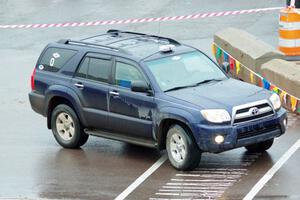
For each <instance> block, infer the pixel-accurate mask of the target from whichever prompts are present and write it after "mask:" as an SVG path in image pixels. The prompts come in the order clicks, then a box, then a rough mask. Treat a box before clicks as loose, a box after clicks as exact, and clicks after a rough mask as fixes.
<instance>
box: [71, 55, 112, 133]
mask: <svg viewBox="0 0 300 200" xmlns="http://www.w3.org/2000/svg"><path fill="white" fill-rule="evenodd" d="M111 72H112V59H111V56H107V55H102V54H98V53H97V54H96V53H89V54H87V55H86V56H85V58H84V59H83V60H82V62H81V63H80V65H79V67H78V69H77V71H76V73H75V75H74V78H73V79H72V85H71V87H72V89H73V90H74V91H75V92H76V93H77V95H78V97H79V99H80V101H81V105H82V107H83V108H82V109H83V112H84V113H83V114H84V117H85V119H86V121H87V123H88V126H89V128H96V129H101V130H107V129H108V88H109V82H110V80H111Z"/></svg>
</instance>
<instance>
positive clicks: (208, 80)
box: [164, 79, 224, 92]
mask: <svg viewBox="0 0 300 200" xmlns="http://www.w3.org/2000/svg"><path fill="white" fill-rule="evenodd" d="M222 80H224V79H206V80H204V81H200V82H198V83H196V84H192V85H186V86H178V87H174V88H171V89H167V90H165V91H164V92H170V91H174V90H180V89H184V88H189V87H196V86H198V85H201V84H204V83H208V82H211V81H222Z"/></svg>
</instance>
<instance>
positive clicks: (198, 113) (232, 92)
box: [29, 30, 287, 170]
mask: <svg viewBox="0 0 300 200" xmlns="http://www.w3.org/2000/svg"><path fill="white" fill-rule="evenodd" d="M224 68H225V67H219V66H218V65H217V64H216V63H215V62H213V61H212V60H211V59H210V58H208V57H207V56H206V55H205V54H204V53H202V52H200V51H199V50H197V49H195V48H193V47H190V46H188V45H183V44H180V43H179V42H177V41H175V40H173V39H170V38H164V37H160V36H154V35H146V34H141V33H135V32H124V31H119V30H109V31H108V32H107V33H105V34H102V35H97V36H94V37H90V38H86V39H83V40H80V41H73V40H60V41H58V42H54V43H50V44H48V45H47V46H46V48H45V49H44V50H43V52H42V53H41V56H40V58H39V59H38V62H37V64H36V67H35V69H34V72H33V74H32V77H31V86H32V91H31V92H30V94H29V99H30V103H31V106H32V108H33V110H34V111H36V112H37V113H40V114H42V115H43V116H45V117H47V122H48V128H49V129H52V131H53V135H54V137H55V139H56V140H57V142H58V143H59V144H60V145H61V146H63V147H65V148H78V147H80V146H82V145H83V144H85V143H86V141H87V139H88V137H89V135H94V136H100V137H105V138H110V139H116V140H121V141H125V142H130V143H134V144H138V145H144V146H149V147H156V148H158V149H167V152H168V156H169V160H170V162H171V163H172V165H173V166H174V167H175V168H176V169H178V170H191V169H193V168H195V167H196V166H197V165H198V164H199V161H200V158H201V153H202V152H214V153H218V152H222V151H225V150H229V149H234V148H238V147H243V146H244V147H246V149H247V150H248V151H252V152H258V151H265V150H267V149H269V148H270V147H271V146H272V144H273V140H274V138H275V137H278V136H280V135H282V134H283V133H284V132H285V131H286V125H287V114H286V111H285V110H284V109H283V108H281V103H280V98H279V97H278V95H277V94H275V93H272V92H270V91H267V90H265V89H262V88H259V87H256V86H254V85H250V84H248V83H245V82H241V81H238V80H235V79H232V78H230V77H229V76H228V75H227V74H226V73H225V71H224Z"/></svg>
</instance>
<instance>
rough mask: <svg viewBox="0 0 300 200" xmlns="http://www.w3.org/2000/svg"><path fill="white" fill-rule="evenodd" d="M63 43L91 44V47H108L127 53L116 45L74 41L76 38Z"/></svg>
mask: <svg viewBox="0 0 300 200" xmlns="http://www.w3.org/2000/svg"><path fill="white" fill-rule="evenodd" d="M65 44H75V45H76V44H77V45H86V46H92V47H97V48H102V49H110V50H114V51H120V52H123V53H127V52H126V51H125V50H124V49H121V48H118V47H112V46H108V45H102V44H93V43H89V42H82V41H76V40H66V42H65Z"/></svg>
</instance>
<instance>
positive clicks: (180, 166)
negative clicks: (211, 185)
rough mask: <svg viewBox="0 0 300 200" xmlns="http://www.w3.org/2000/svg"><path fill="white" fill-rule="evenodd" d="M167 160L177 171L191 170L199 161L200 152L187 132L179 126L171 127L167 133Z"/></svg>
mask: <svg viewBox="0 0 300 200" xmlns="http://www.w3.org/2000/svg"><path fill="white" fill-rule="evenodd" d="M166 146H167V152H168V157H169V160H170V162H171V164H172V166H173V167H174V168H176V169H177V170H183V171H186V170H192V169H194V168H196V167H197V166H198V164H199V162H200V159H201V152H200V150H199V148H198V147H197V145H196V144H195V142H194V140H193V139H192V138H191V136H190V135H189V134H188V132H187V131H186V130H185V129H184V128H183V127H181V126H180V125H173V126H171V127H170V129H169V131H168V133H167V144H166Z"/></svg>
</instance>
